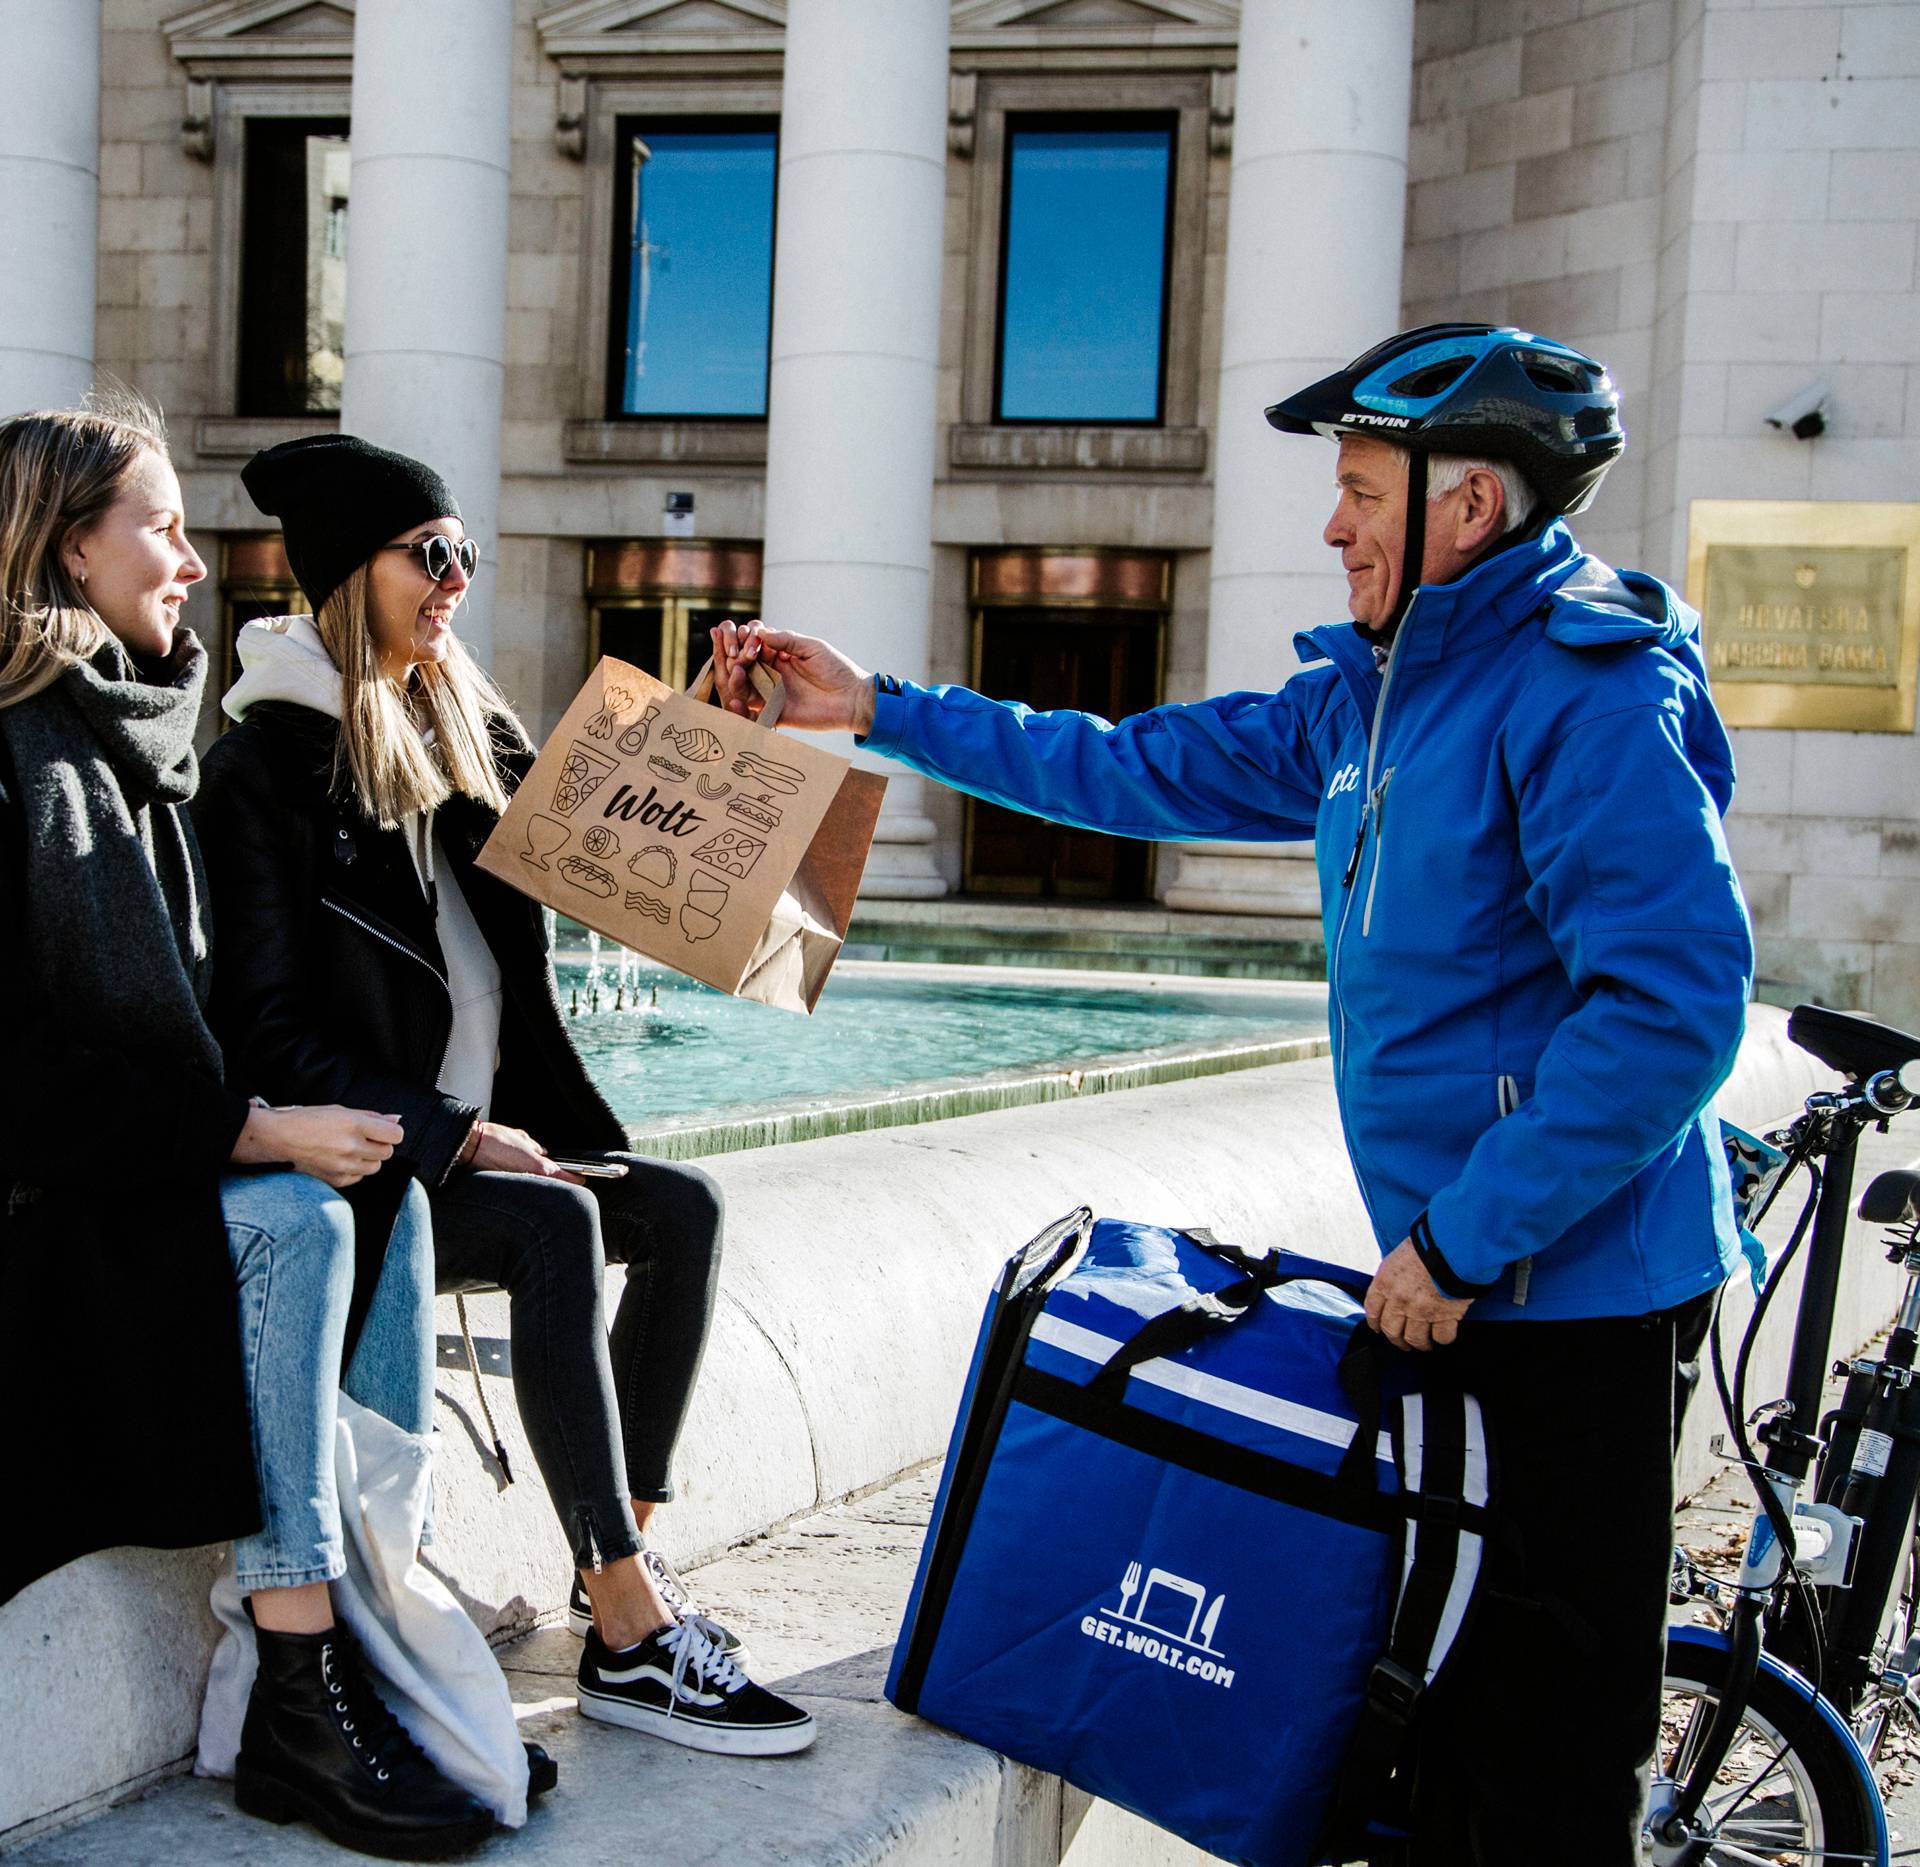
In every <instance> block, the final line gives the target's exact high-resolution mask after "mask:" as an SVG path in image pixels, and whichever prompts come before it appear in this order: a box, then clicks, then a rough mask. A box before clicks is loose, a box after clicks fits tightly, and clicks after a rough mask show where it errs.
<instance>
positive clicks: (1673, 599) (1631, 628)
mask: <svg viewBox="0 0 1920 1867" xmlns="http://www.w3.org/2000/svg"><path fill="white" fill-rule="evenodd" d="M1699 634H1700V617H1699V615H1698V613H1697V612H1696V611H1694V610H1692V609H1690V608H1688V606H1687V605H1686V604H1685V603H1683V602H1681V600H1680V599H1679V597H1677V596H1676V595H1675V594H1674V593H1673V592H1672V591H1671V590H1669V589H1668V588H1667V586H1666V585H1665V584H1663V583H1662V582H1661V581H1660V579H1659V578H1658V577H1649V576H1648V575H1647V574H1646V572H1645V571H1637V570H1615V569H1614V568H1613V567H1612V565H1610V564H1603V563H1601V561H1600V560H1599V559H1598V558H1596V557H1582V558H1581V560H1580V562H1579V565H1578V566H1577V568H1576V569H1575V570H1574V573H1573V575H1572V576H1571V577H1569V578H1568V579H1567V580H1566V581H1565V582H1564V583H1563V584H1561V586H1560V587H1559V588H1558V589H1557V590H1556V591H1555V592H1554V593H1553V607H1552V612H1551V613H1550V614H1549V616H1548V617H1547V639H1548V640H1549V641H1553V642H1558V643H1560V644H1561V646H1562V647H1564V648H1603V647H1611V646H1612V645H1613V644H1614V643H1616V642H1652V643H1654V644H1655V645H1656V646H1658V647H1660V648H1665V649H1669V650H1678V649H1681V648H1683V647H1685V646H1687V645H1688V644H1691V643H1697V641H1698V638H1699Z"/></svg>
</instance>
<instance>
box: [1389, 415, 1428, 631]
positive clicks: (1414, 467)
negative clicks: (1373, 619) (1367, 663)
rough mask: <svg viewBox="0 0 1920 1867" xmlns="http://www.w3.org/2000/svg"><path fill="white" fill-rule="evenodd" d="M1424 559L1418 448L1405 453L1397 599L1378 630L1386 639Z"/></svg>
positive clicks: (1423, 490) (1422, 471)
mask: <svg viewBox="0 0 1920 1867" xmlns="http://www.w3.org/2000/svg"><path fill="white" fill-rule="evenodd" d="M1426 562H1427V456H1426V453H1425V451H1424V450H1423V449H1421V448H1411V449H1409V450H1408V454H1407V537H1406V543H1405V545H1404V546H1403V548H1402V549H1401V552H1400V600H1399V602H1398V603H1396V604H1395V605H1394V610H1393V616H1392V618H1391V620H1390V621H1389V622H1388V623H1387V626H1386V628H1385V629H1384V630H1383V631H1382V633H1383V634H1384V635H1386V636H1387V637H1388V638H1389V639H1391V638H1392V636H1393V634H1394V632H1395V631H1396V630H1397V629H1398V628H1399V627H1400V624H1401V622H1402V621H1403V620H1404V619H1405V617H1406V613H1407V606H1408V604H1410V603H1411V602H1412V601H1413V596H1414V592H1415V591H1416V590H1418V589H1419V588H1420V577H1421V573H1422V572H1423V571H1424V570H1425V568H1426Z"/></svg>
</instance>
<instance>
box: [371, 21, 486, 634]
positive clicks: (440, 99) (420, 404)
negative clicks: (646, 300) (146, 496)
mask: <svg viewBox="0 0 1920 1867" xmlns="http://www.w3.org/2000/svg"><path fill="white" fill-rule="evenodd" d="M512 57H513V0H359V5H358V7H357V9H356V11H355V15H354V28H353V182H352V189H353V192H352V197H351V205H350V206H349V208H348V212H347V338H346V381H345V385H344V387H343V389H342V391H341V408H340V425H341V427H342V429H343V430H345V431H346V432H348V433H351V434H358V435H363V436H365V437H366V439H368V440H369V441H377V442H379V443H380V445H381V446H383V447H392V448H397V449H399V450H400V451H401V452H402V453H406V454H412V455H413V456H415V458H417V459H420V460H424V461H426V462H428V463H429V464H430V465H431V466H433V467H435V468H437V469H438V470H439V472H440V473H441V474H443V475H444V476H445V478H446V480H447V482H448V484H449V485H451V486H452V488H453V490H454V493H455V494H456V496H457V497H458V498H459V501H460V510H461V514H462V516H463V517H464V519H465V521H466V527H467V530H468V531H469V532H470V533H471V534H472V535H473V537H474V538H475V539H476V540H477V541H478V543H479V546H480V560H481V561H480V571H479V574H478V575H477V577H476V578H475V580H474V587H473V593H472V595H470V596H469V597H468V599H467V601H466V604H465V607H464V608H463V609H462V611H461V620H460V634H461V637H462V639H463V640H464V641H465V642H466V644H467V646H468V647H469V648H471V649H472V650H473V652H474V654H475V655H476V656H478V657H479V659H480V660H481V661H482V662H484V663H489V664H490V663H491V662H492V660H493V616H494V603H493V596H494V592H493V583H494V579H495V577H496V575H497V572H498V569H499V515H500V414H501V400H502V392H503V388H504V383H505V376H506V323H507V168H508V160H509V152H510V143H509V134H510V132H509V101H510V97H509V87H510V85H511V82H512V75H513V72H512Z"/></svg>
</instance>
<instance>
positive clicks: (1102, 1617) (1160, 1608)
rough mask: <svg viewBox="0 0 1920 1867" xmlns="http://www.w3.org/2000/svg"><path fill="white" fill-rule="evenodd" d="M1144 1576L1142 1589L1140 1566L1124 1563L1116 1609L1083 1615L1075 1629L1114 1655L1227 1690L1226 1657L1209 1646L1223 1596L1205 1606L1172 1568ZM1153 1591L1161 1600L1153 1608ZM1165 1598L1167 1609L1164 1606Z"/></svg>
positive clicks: (1196, 1589) (1203, 1597)
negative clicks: (1165, 1617) (1132, 1657)
mask: <svg viewBox="0 0 1920 1867" xmlns="http://www.w3.org/2000/svg"><path fill="white" fill-rule="evenodd" d="M1144 1574H1145V1586H1144V1587H1143V1586H1142V1585H1141V1579H1142V1570H1141V1566H1140V1564H1139V1563H1137V1562H1130V1563H1128V1564H1127V1567H1126V1572H1125V1573H1124V1574H1123V1575H1122V1576H1121V1578H1120V1605H1119V1606H1118V1607H1117V1608H1102V1609H1100V1610H1099V1612H1098V1613H1095V1614H1088V1615H1084V1616H1082V1617H1081V1621H1080V1631H1081V1632H1082V1633H1083V1634H1085V1635H1086V1636H1087V1638H1088V1639H1089V1640H1098V1641H1100V1642H1101V1643H1102V1644H1103V1645H1106V1646H1110V1647H1113V1648H1114V1649H1116V1650H1117V1651H1119V1652H1123V1653H1131V1654H1136V1655H1138V1656H1139V1657H1140V1658H1142V1659H1147V1660H1152V1661H1154V1662H1156V1663H1157V1664H1159V1665H1162V1666H1171V1667H1172V1668H1173V1670H1174V1671H1175V1672H1179V1673H1185V1674H1186V1675H1187V1676H1188V1677H1189V1678H1192V1679H1204V1680H1206V1681H1207V1682H1208V1683H1209V1684H1210V1685H1217V1686H1224V1687H1227V1688H1229V1689H1231V1687H1232V1685H1233V1668H1232V1667H1231V1666H1226V1665H1223V1664H1221V1662H1222V1660H1224V1658H1225V1657H1226V1656H1225V1655H1224V1654H1223V1653H1221V1651H1220V1649H1219V1648H1218V1647H1216V1646H1215V1645H1214V1644H1213V1640H1214V1635H1215V1633H1216V1632H1217V1631H1218V1630H1219V1626H1220V1610H1221V1609H1222V1608H1224V1607H1225V1606H1226V1605H1227V1598H1226V1596H1225V1595H1224V1594H1220V1595H1215V1596H1213V1597H1212V1600H1211V1602H1209V1600H1208V1594H1207V1590H1206V1588H1205V1587H1204V1586H1203V1585H1202V1584H1201V1583H1199V1582H1190V1581H1188V1580H1187V1578H1186V1577H1185V1576H1184V1575H1175V1574H1174V1573H1173V1571H1172V1570H1171V1569H1148V1570H1146V1571H1145V1572H1144ZM1156 1591H1157V1592H1158V1593H1159V1595H1160V1597H1161V1601H1160V1603H1158V1604H1156V1603H1155V1601H1154V1595H1155V1593H1156ZM1169 1598H1171V1600H1172V1602H1173V1606H1172V1607H1171V1608H1169V1607H1167V1606H1166V1605H1165V1604H1166V1602H1167V1601H1168V1599H1169ZM1183 1602H1184V1603H1185V1604H1186V1622H1185V1625H1184V1628H1181V1627H1180V1626H1179V1622H1180V1605H1179V1604H1181V1603H1183ZM1129 1604H1131V1606H1129ZM1159 1614H1170V1615H1171V1620H1169V1621H1161V1620H1159V1619H1156V1618H1154V1617H1155V1616H1157V1615H1159Z"/></svg>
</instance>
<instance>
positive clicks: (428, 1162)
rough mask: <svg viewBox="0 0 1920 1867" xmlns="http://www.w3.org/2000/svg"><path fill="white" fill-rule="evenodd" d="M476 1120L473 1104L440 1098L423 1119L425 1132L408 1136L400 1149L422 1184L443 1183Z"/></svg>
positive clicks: (476, 1115) (477, 1114)
mask: <svg viewBox="0 0 1920 1867" xmlns="http://www.w3.org/2000/svg"><path fill="white" fill-rule="evenodd" d="M479 1119H480V1110H479V1108H478V1107H477V1106H476V1105H475V1104H474V1103H471V1102H459V1101H456V1100H455V1099H454V1098H453V1097H452V1096H442V1097H441V1098H440V1100H439V1106H438V1107H436V1108H435V1109H434V1111H433V1113H432V1114H431V1115H430V1116H429V1117H428V1118H427V1124H426V1132H425V1133H424V1134H421V1135H417V1136H409V1137H408V1141H409V1145H407V1146H406V1147H404V1148H402V1149H401V1150H400V1152H401V1157H402V1158H403V1159H404V1160H406V1161H407V1164H408V1165H410V1166H411V1167H412V1168H413V1171H414V1174H415V1176H416V1177H417V1178H418V1179H419V1181H420V1183H421V1185H422V1186H445V1185H446V1183H447V1178H448V1176H449V1175H450V1174H451V1173H452V1172H453V1168H454V1163H455V1162H456V1161H457V1160H458V1159H459V1158H460V1150H461V1149H462V1148H463V1147H465V1146H466V1144H467V1136H468V1135H469V1134H470V1133H471V1132H472V1130H473V1124H474V1123H475V1122H476V1121H478V1120H479Z"/></svg>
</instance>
